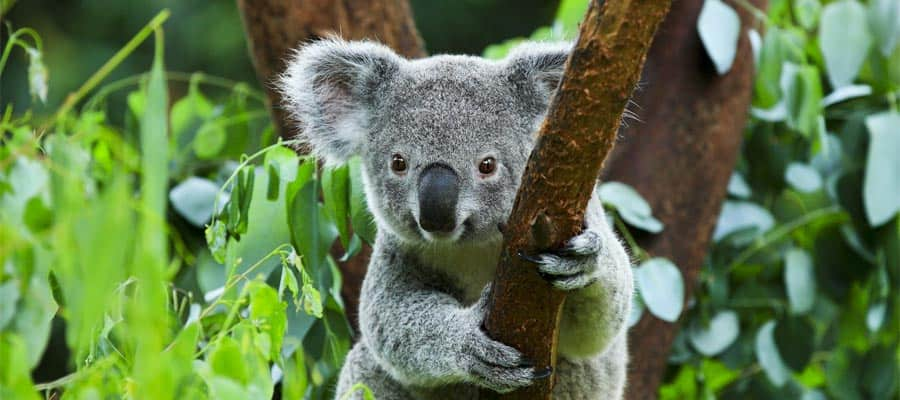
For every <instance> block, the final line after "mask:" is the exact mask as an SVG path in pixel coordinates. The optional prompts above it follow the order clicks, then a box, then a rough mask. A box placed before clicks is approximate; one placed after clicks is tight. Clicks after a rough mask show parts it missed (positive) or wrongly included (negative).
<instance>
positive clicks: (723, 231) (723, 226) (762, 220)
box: [713, 200, 775, 241]
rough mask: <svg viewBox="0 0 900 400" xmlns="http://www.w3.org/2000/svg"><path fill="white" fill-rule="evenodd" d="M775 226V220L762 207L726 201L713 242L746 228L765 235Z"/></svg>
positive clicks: (745, 202)
mask: <svg viewBox="0 0 900 400" xmlns="http://www.w3.org/2000/svg"><path fill="white" fill-rule="evenodd" d="M774 225H775V218H774V217H773V216H772V214H771V213H770V212H769V211H768V210H766V209H765V208H763V207H762V206H760V205H758V204H756V203H751V202H749V201H730V200H728V201H725V204H724V205H723V206H722V212H721V213H720V214H719V221H718V222H717V223H716V229H715V231H714V232H713V240H716V241H718V240H720V239H722V238H724V237H725V236H728V235H729V234H730V233H733V232H737V231H738V230H742V229H746V228H755V229H756V231H757V233H764V232H766V231H768V230H769V229H771V228H772V226H774Z"/></svg>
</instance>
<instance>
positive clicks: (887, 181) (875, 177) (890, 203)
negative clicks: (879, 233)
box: [863, 112, 900, 226]
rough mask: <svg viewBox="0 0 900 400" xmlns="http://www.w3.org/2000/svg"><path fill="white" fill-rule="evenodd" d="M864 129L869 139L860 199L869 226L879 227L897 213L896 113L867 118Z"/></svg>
mask: <svg viewBox="0 0 900 400" xmlns="http://www.w3.org/2000/svg"><path fill="white" fill-rule="evenodd" d="M866 127H868V129H869V137H870V138H871V139H870V141H869V153H868V157H867V159H866V175H865V179H864V182H863V185H864V186H863V200H864V204H865V210H866V217H867V219H868V221H869V223H870V224H872V226H881V225H884V224H885V223H887V222H888V221H890V220H891V219H892V218H894V216H895V215H897V211H898V210H900V157H898V154H900V113H895V112H885V113H880V114H874V115H870V116H868V117H867V118H866Z"/></svg>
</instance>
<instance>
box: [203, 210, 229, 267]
mask: <svg viewBox="0 0 900 400" xmlns="http://www.w3.org/2000/svg"><path fill="white" fill-rule="evenodd" d="M204 233H205V235H206V245H207V246H209V251H210V253H212V256H213V258H214V259H215V260H216V262H218V263H220V264H221V263H224V262H225V244H226V243H227V239H228V235H227V232H226V230H225V224H224V223H222V221H219V220H215V221H214V222H213V224H212V225H209V226H207V227H206V230H205V231H204Z"/></svg>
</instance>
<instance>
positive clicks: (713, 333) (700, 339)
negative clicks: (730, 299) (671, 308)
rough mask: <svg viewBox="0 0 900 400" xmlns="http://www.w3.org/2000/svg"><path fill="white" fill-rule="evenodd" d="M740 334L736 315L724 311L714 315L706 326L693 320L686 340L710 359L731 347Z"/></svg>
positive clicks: (697, 320) (732, 312)
mask: <svg viewBox="0 0 900 400" xmlns="http://www.w3.org/2000/svg"><path fill="white" fill-rule="evenodd" d="M740 332H741V326H740V323H739V321H738V315H737V313H736V312H734V311H731V310H725V311H720V312H718V313H716V315H715V316H713V317H712V319H711V320H710V321H709V325H707V326H703V324H702V323H701V321H700V320H699V319H695V320H694V321H693V322H692V323H691V325H690V328H689V330H688V338H689V339H690V341H691V344H692V345H693V346H694V348H695V349H697V351H699V352H700V354H703V355H705V356H707V357H712V356H715V355H717V354H719V353H721V352H722V351H724V350H725V349H726V348H728V346H731V344H732V343H734V341H735V340H736V339H737V337H738V335H739V334H740Z"/></svg>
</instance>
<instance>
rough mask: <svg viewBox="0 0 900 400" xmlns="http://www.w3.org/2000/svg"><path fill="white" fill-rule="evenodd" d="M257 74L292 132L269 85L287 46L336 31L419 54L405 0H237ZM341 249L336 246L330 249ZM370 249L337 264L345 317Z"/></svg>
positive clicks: (279, 123) (285, 130)
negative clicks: (341, 283)
mask: <svg viewBox="0 0 900 400" xmlns="http://www.w3.org/2000/svg"><path fill="white" fill-rule="evenodd" d="M237 4H238V9H239V10H240V12H241V19H242V20H243V22H244V32H246V34H247V44H248V46H249V47H250V53H251V58H252V60H253V66H254V67H255V68H256V75H257V77H258V78H259V81H260V83H261V84H262V85H263V87H264V88H265V90H266V94H267V95H268V100H269V101H268V106H269V111H270V113H271V114H272V123H273V124H274V126H275V129H276V130H277V131H278V134H279V135H280V136H281V137H284V138H288V137H291V136H294V134H295V133H296V132H295V128H294V126H295V124H294V123H292V122H291V121H290V118H289V117H288V115H287V114H286V113H285V112H284V110H282V109H281V104H282V102H281V96H279V94H278V92H277V91H275V90H274V84H273V82H274V81H275V77H276V76H277V75H278V74H280V73H281V72H283V71H284V69H285V68H286V65H285V61H286V60H287V56H288V54H289V53H290V51H291V50H292V49H295V48H296V47H297V46H299V45H300V44H302V43H305V42H309V41H311V40H315V39H318V38H321V37H324V36H328V35H333V34H338V35H340V36H341V37H343V38H345V39H351V40H353V39H356V40H358V39H372V40H377V41H379V42H381V43H384V44H386V45H388V46H390V47H391V48H392V49H394V50H395V51H397V52H398V53H399V54H402V55H404V56H406V57H410V58H417V57H424V56H425V50H424V46H423V45H422V40H421V39H420V38H419V33H418V32H417V31H416V26H415V23H414V22H413V17H412V12H411V11H410V8H409V4H408V3H407V1H406V0H340V1H338V0H237ZM331 253H332V254H333V255H334V256H335V259H339V258H340V256H341V255H343V254H344V251H343V249H341V248H340V245H335V246H334V248H332V252H331ZM370 253H371V248H369V246H368V245H363V249H362V251H361V252H360V254H359V255H357V256H356V257H353V258H351V259H350V260H347V261H345V262H342V263H340V269H341V274H342V276H343V286H342V287H341V294H342V295H343V297H344V304H345V306H346V311H347V318H348V319H349V320H350V323H351V324H353V326H354V327H355V326H356V321H357V306H358V303H359V289H360V287H361V286H362V280H363V277H364V276H365V274H366V266H367V264H368V262H369V254H370Z"/></svg>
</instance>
